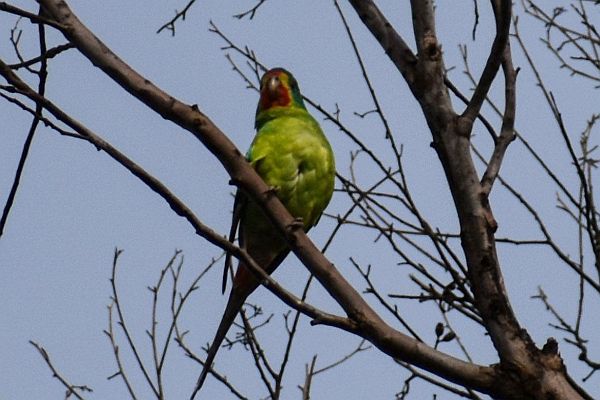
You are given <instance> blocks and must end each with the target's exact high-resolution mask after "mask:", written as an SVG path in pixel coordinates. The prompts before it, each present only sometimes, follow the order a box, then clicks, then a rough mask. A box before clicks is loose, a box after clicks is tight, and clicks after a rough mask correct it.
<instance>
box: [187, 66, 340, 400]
mask: <svg viewBox="0 0 600 400" xmlns="http://www.w3.org/2000/svg"><path fill="white" fill-rule="evenodd" d="M259 89H260V98H259V101H258V106H257V108H256V118H255V129H256V136H255V137H254V140H253V141H252V144H251V145H250V148H249V150H248V152H247V154H246V159H247V161H248V162H249V163H250V165H251V166H252V167H253V168H254V170H255V171H256V172H257V173H258V175H260V177H261V178H262V179H263V180H264V181H265V183H266V184H267V185H268V186H269V187H270V188H272V190H273V192H274V193H275V195H276V196H277V197H278V198H279V200H280V201H281V202H282V203H283V205H284V206H285V207H286V208H287V210H288V211H289V212H290V214H291V215H292V216H293V217H294V218H296V220H297V221H298V222H301V223H302V227H303V229H304V231H305V232H308V231H309V230H310V228H312V227H313V226H314V225H316V224H317V222H318V221H319V218H320V217H321V214H322V213H323V211H324V210H325V207H326V206H327V205H328V203H329V201H330V200H331V197H332V195H333V187H334V180H335V161H334V155H333V151H332V149H331V145H330V144H329V142H328V140H327V138H326V137H325V134H324V133H323V131H322V130H321V127H320V126H319V124H318V122H317V121H316V120H315V119H314V118H313V117H312V116H311V115H310V114H309V112H308V110H307V109H306V106H305V105H304V100H303V97H302V94H301V93H300V89H299V87H298V82H297V81H296V79H295V78H294V76H293V75H292V74H291V73H290V72H288V71H287V70H285V69H283V68H273V69H270V70H268V71H267V72H265V73H264V75H263V76H262V78H261V79H260V88H259ZM236 231H237V233H238V242H239V245H240V247H241V248H243V249H244V250H246V252H247V253H248V254H249V255H250V256H251V257H252V259H253V260H254V261H255V262H256V263H257V264H258V266H260V267H261V268H262V269H263V270H264V271H265V272H266V273H268V274H271V273H273V271H275V269H276V268H277V267H278V266H279V264H281V262H282V261H283V260H284V259H285V257H286V256H287V255H288V253H289V252H290V248H289V247H288V245H287V243H286V241H285V239H284V237H283V235H282V234H281V233H280V232H279V231H278V230H277V229H276V228H275V227H274V226H273V225H272V223H271V221H270V220H269V219H268V218H267V216H266V215H265V214H264V212H263V211H262V210H261V208H260V207H259V206H258V205H257V204H256V203H254V202H253V201H252V200H251V199H249V198H248V196H247V195H246V194H245V193H244V192H243V191H241V190H240V189H238V191H237V193H236V196H235V200H234V206H233V218H232V224H231V230H230V237H229V240H230V241H232V242H233V240H234V239H235V234H236ZM227 258H228V259H229V260H227ZM227 258H226V261H225V270H224V273H223V286H222V291H223V293H224V292H225V288H226V283H227V274H228V270H230V268H229V265H230V259H231V255H228V257H227ZM258 286H260V282H259V280H258V279H256V277H255V276H254V274H253V273H252V272H251V271H250V270H249V269H248V268H247V267H246V266H245V264H244V263H243V262H242V261H240V262H239V263H238V268H237V270H236V272H235V275H234V277H233V284H232V288H231V292H230V294H229V299H228V301H227V306H226V307H225V311H224V312H223V317H222V319H221V322H220V324H219V327H218V328H217V332H216V334H215V337H214V339H213V342H212V344H211V345H210V347H209V349H208V351H207V356H206V361H205V362H204V366H203V369H202V373H201V374H200V376H199V378H198V381H197V383H196V387H195V389H194V392H193V394H192V397H191V398H192V399H193V398H194V397H195V395H196V393H197V392H198V391H199V390H200V388H201V387H202V385H203V383H204V381H205V379H206V377H207V375H208V373H209V371H210V369H211V366H212V363H213V361H214V359H215V356H216V354H217V351H218V350H219V348H220V347H221V344H222V342H223V340H224V339H225V336H226V334H227V332H228V331H229V328H230V327H231V325H232V324H233V321H234V320H235V318H236V316H237V314H238V312H239V311H240V309H241V308H242V306H243V305H244V302H245V301H246V299H247V298H248V296H249V295H250V294H251V293H252V292H254V290H255V289H257V288H258Z"/></svg>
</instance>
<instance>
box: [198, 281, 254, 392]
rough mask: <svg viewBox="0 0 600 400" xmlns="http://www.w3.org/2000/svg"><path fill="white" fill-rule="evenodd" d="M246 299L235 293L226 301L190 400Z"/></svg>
mask: <svg viewBox="0 0 600 400" xmlns="http://www.w3.org/2000/svg"><path fill="white" fill-rule="evenodd" d="M247 297H248V296H247V295H246V296H239V295H238V294H236V293H235V291H232V292H231V295H230V296H229V300H228V301H227V307H225V312H224V313H223V317H222V318H221V322H220V323H219V328H218V329H217V333H215V338H214V339H213V341H212V344H211V345H210V348H209V349H208V353H207V355H206V360H205V361H204V366H203V367H202V373H201V374H200V376H199V377H198V382H197V383H196V387H195V388H194V391H193V392H192V395H191V396H190V400H193V399H194V397H196V394H197V393H198V391H200V389H201V388H202V385H203V384H204V381H205V380H206V377H207V376H208V373H209V372H210V371H211V369H212V363H213V361H214V360H215V357H216V355H217V352H218V351H219V348H220V347H221V344H222V343H223V340H225V336H226V335H227V332H228V331H229V328H230V327H231V325H232V324H233V321H234V320H235V317H236V316H237V314H238V312H239V311H240V308H241V307H242V305H243V304H244V301H246V298H247Z"/></svg>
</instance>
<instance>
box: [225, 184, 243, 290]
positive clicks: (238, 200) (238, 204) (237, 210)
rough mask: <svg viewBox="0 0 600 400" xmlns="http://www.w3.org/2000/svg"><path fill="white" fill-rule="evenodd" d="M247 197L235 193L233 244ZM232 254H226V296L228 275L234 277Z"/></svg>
mask: <svg viewBox="0 0 600 400" xmlns="http://www.w3.org/2000/svg"><path fill="white" fill-rule="evenodd" d="M246 202H247V196H246V195H245V194H244V193H243V192H242V191H241V190H239V189H238V191H237V192H236V193H235V200H234V202H233V211H232V215H231V227H230V228H229V239H228V240H229V241H230V242H231V243H233V242H235V234H236V232H237V230H238V226H239V225H240V217H241V215H242V213H243V211H244V207H245V206H246ZM239 238H240V243H239V245H240V247H241V248H244V244H243V243H242V235H240V236H239ZM231 258H232V256H231V253H230V252H227V253H226V254H225V266H224V268H223V283H222V285H221V290H222V293H223V294H225V289H227V274H228V273H229V274H230V275H231V276H233V265H231Z"/></svg>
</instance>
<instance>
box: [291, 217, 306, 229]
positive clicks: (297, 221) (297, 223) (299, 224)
mask: <svg viewBox="0 0 600 400" xmlns="http://www.w3.org/2000/svg"><path fill="white" fill-rule="evenodd" d="M289 228H290V229H291V230H296V229H304V221H303V219H302V218H294V221H293V222H292V223H291V224H290V226H289Z"/></svg>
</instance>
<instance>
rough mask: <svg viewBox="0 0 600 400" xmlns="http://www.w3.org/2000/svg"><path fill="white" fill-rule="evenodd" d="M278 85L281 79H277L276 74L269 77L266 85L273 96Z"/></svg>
mask: <svg viewBox="0 0 600 400" xmlns="http://www.w3.org/2000/svg"><path fill="white" fill-rule="evenodd" d="M279 85H281V81H280V80H279V77H278V76H277V75H275V76H272V77H270V78H269V80H268V81H267V85H266V86H267V91H268V92H269V94H270V95H271V96H274V95H275V94H277V92H278V89H279Z"/></svg>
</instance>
